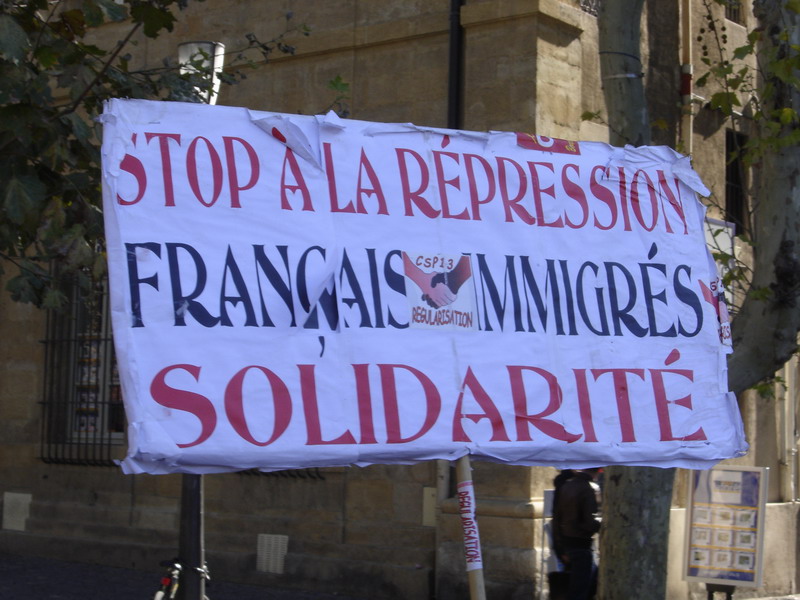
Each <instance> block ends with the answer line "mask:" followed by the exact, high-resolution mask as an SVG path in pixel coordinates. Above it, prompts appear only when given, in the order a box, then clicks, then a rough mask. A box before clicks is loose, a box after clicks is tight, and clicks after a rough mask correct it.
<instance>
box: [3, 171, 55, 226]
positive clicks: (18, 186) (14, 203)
mask: <svg viewBox="0 0 800 600" xmlns="http://www.w3.org/2000/svg"><path fill="white" fill-rule="evenodd" d="M46 194H47V188H46V187H45V185H44V184H43V183H42V182H41V181H39V180H38V179H37V178H36V177H33V176H31V175H21V176H19V177H17V176H14V175H12V176H11V178H10V179H9V180H8V183H7V184H6V188H5V193H4V194H3V208H4V209H5V213H6V215H7V216H8V218H9V220H11V222H12V223H15V224H17V225H22V224H23V223H24V222H25V221H26V219H27V218H28V216H29V215H30V214H31V213H32V212H33V211H35V210H37V209H38V208H39V207H40V206H41V205H42V204H44V201H45V196H46Z"/></svg>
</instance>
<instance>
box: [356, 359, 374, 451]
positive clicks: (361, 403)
mask: <svg viewBox="0 0 800 600" xmlns="http://www.w3.org/2000/svg"><path fill="white" fill-rule="evenodd" d="M353 371H354V372H355V376H356V402H357V403H358V421H359V423H360V425H361V441H360V442H359V443H361V444H377V443H378V440H377V439H375V426H374V425H373V418H372V394H371V393H370V390H369V365H368V364H362V365H353Z"/></svg>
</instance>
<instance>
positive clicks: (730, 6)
mask: <svg viewBox="0 0 800 600" xmlns="http://www.w3.org/2000/svg"><path fill="white" fill-rule="evenodd" d="M725 18H726V19H728V20H729V21H733V22H734V23H741V22H742V0H727V2H725Z"/></svg>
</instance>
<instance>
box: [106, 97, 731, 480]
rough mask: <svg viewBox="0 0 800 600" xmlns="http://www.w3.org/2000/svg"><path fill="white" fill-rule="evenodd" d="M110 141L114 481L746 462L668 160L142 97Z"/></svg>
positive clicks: (713, 314)
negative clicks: (350, 469)
mask: <svg viewBox="0 0 800 600" xmlns="http://www.w3.org/2000/svg"><path fill="white" fill-rule="evenodd" d="M102 123H103V127H104V141H103V147H102V153H103V194H104V214H105V220H106V234H107V251H108V261H109V278H110V295H111V311H112V320H113V327H114V339H115V344H116V352H117V357H118V360H119V371H120V379H121V383H122V388H123V396H124V402H125V407H126V412H127V416H128V422H129V431H128V434H129V435H128V437H129V442H130V447H129V452H128V456H127V457H126V458H125V460H124V461H123V463H122V465H123V468H124V469H125V470H126V471H127V472H131V473H137V472H147V473H171V472H188V473H209V472H220V471H233V470H242V469H250V468H258V469H288V468H301V467H310V466H336V465H365V464H371V463H412V462H416V461H421V460H430V459H448V460H455V459H457V458H459V457H461V456H465V455H471V456H473V457H474V458H479V459H485V460H492V461H497V462H503V463H508V464H520V465H553V466H559V467H562V468H563V467H581V466H595V465H607V464H628V465H654V466H662V467H669V466H683V467H690V468H705V467H708V466H711V465H713V464H715V463H716V462H718V461H719V460H721V459H724V458H729V457H732V456H736V455H739V454H742V453H743V452H744V451H745V450H746V447H747V445H746V442H745V440H744V434H743V429H742V424H741V419H740V416H739V412H738V407H737V405H736V401H735V398H734V397H733V394H731V393H730V392H729V391H728V388H727V370H726V358H727V354H728V353H729V352H730V327H729V324H728V321H727V312H726V311H725V309H724V307H725V303H724V296H723V290H722V287H721V285H720V280H719V276H718V273H717V269H716V266H715V264H714V262H713V260H712V258H711V256H710V254H709V252H708V250H707V248H706V243H705V239H704V224H703V218H704V215H705V207H704V206H703V204H702V203H701V202H700V201H699V199H698V193H708V192H707V190H706V189H705V187H704V186H703V184H702V182H701V181H700V179H699V178H698V177H697V174H696V173H695V172H694V171H693V170H692V168H691V165H690V163H689V159H688V158H687V157H684V156H681V155H680V154H678V153H677V152H675V151H674V150H671V149H669V148H666V147H643V148H633V147H626V148H615V147H612V146H609V145H608V144H603V143H596V142H579V141H567V140H555V139H551V138H544V137H541V136H535V135H529V134H525V133H518V132H469V131H456V130H447V129H438V128H431V127H418V126H414V125H411V124H391V123H372V122H365V121H356V120H342V119H339V118H338V117H337V116H336V115H335V114H333V113H330V114H328V115H317V116H304V115H285V114H278V113H269V112H262V111H253V110H248V109H246V108H237V107H226V106H208V105H200V104H184V103H170V102H154V101H140V100H112V101H110V102H108V104H107V105H106V108H105V112H104V114H103V116H102Z"/></svg>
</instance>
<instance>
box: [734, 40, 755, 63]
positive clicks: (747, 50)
mask: <svg viewBox="0 0 800 600" xmlns="http://www.w3.org/2000/svg"><path fill="white" fill-rule="evenodd" d="M752 53H753V45H752V44H747V45H745V46H739V47H738V48H736V50H734V51H733V58H735V59H737V60H742V59H743V58H747V57H748V56H750V55H751V54H752Z"/></svg>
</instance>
